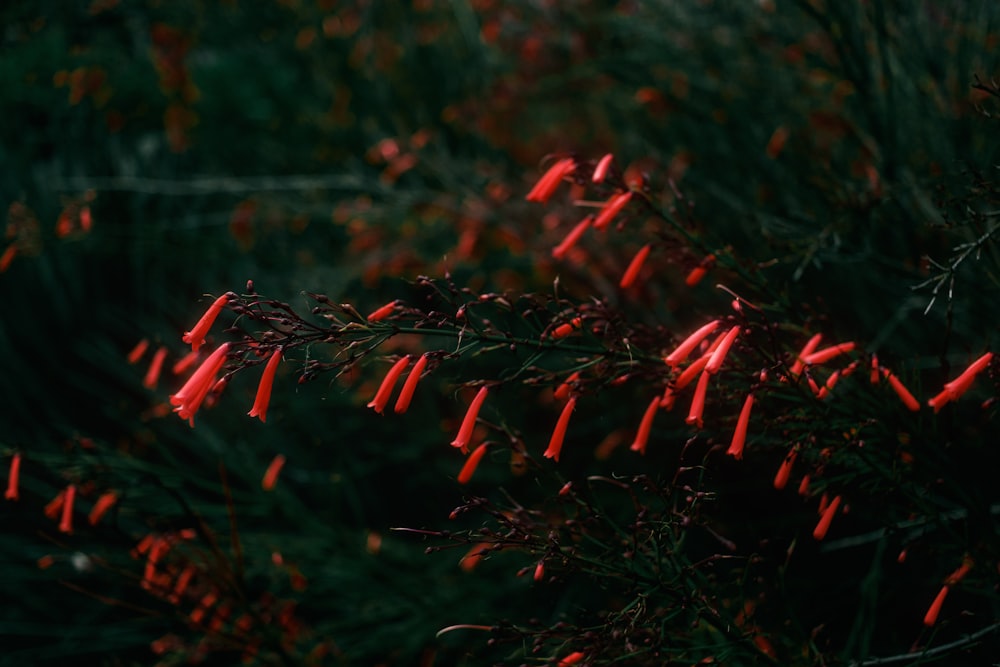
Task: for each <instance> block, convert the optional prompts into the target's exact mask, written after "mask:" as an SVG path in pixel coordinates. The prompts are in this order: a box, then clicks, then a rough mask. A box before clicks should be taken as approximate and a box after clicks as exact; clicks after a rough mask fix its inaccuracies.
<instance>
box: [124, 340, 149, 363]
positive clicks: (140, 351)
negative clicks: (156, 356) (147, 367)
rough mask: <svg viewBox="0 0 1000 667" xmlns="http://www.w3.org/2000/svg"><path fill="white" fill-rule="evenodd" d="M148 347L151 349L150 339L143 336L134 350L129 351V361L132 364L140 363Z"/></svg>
mask: <svg viewBox="0 0 1000 667" xmlns="http://www.w3.org/2000/svg"><path fill="white" fill-rule="evenodd" d="M148 349H149V339H148V338H143V339H142V340H140V341H139V342H138V343H136V344H135V347H133V348H132V350H131V351H130V352H129V353H128V357H127V359H128V362H129V363H130V364H135V363H138V362H139V360H140V359H142V355H144V354H146V350H148Z"/></svg>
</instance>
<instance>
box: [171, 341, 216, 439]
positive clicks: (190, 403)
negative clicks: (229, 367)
mask: <svg viewBox="0 0 1000 667" xmlns="http://www.w3.org/2000/svg"><path fill="white" fill-rule="evenodd" d="M228 353H229V343H223V344H222V345H220V346H219V347H217V348H216V349H215V351H214V352H212V354H210V355H209V356H208V358H207V359H205V361H203V362H202V363H201V366H199V367H198V370H196V371H195V372H194V373H193V374H192V375H191V377H190V378H189V379H188V381H187V382H185V383H184V386H182V387H181V388H180V389H179V390H178V391H177V393H176V394H173V395H171V396H170V404H171V405H172V406H174V412H176V413H177V414H178V415H179V416H180V418H181V419H187V420H189V421H190V423H191V425H192V426H194V415H195V413H196V412H198V408H200V407H201V404H202V402H203V401H204V400H205V397H206V396H207V395H208V392H209V390H210V389H211V388H212V385H214V384H215V376H216V375H217V374H218V373H219V370H220V369H221V368H222V366H223V364H225V363H226V355H227V354H228Z"/></svg>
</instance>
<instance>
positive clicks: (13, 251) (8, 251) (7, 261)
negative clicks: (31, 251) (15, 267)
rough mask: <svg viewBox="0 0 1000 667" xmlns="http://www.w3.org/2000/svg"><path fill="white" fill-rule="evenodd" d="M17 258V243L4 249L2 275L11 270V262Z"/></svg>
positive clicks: (0, 263)
mask: <svg viewBox="0 0 1000 667" xmlns="http://www.w3.org/2000/svg"><path fill="white" fill-rule="evenodd" d="M15 257H17V242H14V243H11V244H10V245H9V246H7V247H6V248H4V251H3V254H2V255H0V273H3V272H4V271H6V270H7V269H9V268H10V265H11V262H13V261H14V258H15Z"/></svg>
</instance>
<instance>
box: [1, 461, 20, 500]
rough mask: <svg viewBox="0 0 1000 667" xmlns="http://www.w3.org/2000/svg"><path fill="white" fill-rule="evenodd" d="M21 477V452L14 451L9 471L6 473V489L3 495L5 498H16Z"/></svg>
mask: <svg viewBox="0 0 1000 667" xmlns="http://www.w3.org/2000/svg"><path fill="white" fill-rule="evenodd" d="M20 479H21V452H14V457H13V458H11V460H10V473H9V474H8V475H7V491H6V492H5V493H4V494H3V497H4V498H6V499H7V500H17V499H18V498H19V497H20V495H19V493H18V485H19V481H20Z"/></svg>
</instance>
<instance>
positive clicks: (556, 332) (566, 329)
mask: <svg viewBox="0 0 1000 667" xmlns="http://www.w3.org/2000/svg"><path fill="white" fill-rule="evenodd" d="M581 324H583V320H582V319H580V318H579V317H574V318H573V319H572V320H570V321H569V322H563V323H562V324H560V325H559V326H557V327H556V328H555V329H553V330H552V333H550V334H549V337H551V338H553V339H555V340H558V339H560V338H565V337H566V336H568V335H570V334H571V333H573V332H574V331H576V330H577V329H579V328H580V325H581Z"/></svg>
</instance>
